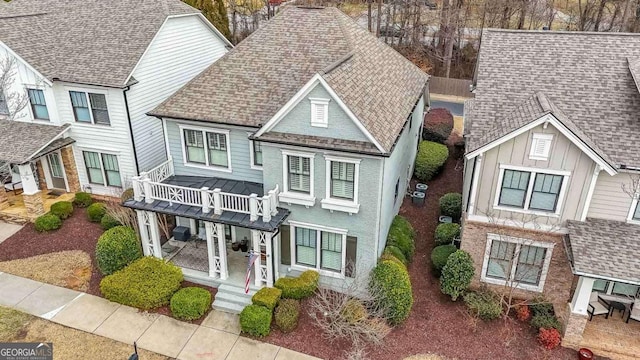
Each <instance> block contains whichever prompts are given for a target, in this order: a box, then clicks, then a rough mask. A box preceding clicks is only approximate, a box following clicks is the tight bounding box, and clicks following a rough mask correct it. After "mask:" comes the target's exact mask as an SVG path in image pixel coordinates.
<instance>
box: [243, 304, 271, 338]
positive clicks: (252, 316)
mask: <svg viewBox="0 0 640 360" xmlns="http://www.w3.org/2000/svg"><path fill="white" fill-rule="evenodd" d="M271 316H272V313H271V310H269V309H267V308H266V307H264V306H260V305H253V304H252V305H247V306H246V307H245V308H244V309H243V310H242V312H241V313H240V328H241V329H242V332H244V333H247V334H249V335H253V336H257V337H264V336H267V335H269V332H270V330H271Z"/></svg>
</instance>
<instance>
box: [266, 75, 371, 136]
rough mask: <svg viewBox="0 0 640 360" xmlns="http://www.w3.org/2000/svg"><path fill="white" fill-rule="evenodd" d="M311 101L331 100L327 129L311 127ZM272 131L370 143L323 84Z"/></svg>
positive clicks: (316, 87) (314, 89) (310, 93)
mask: <svg viewBox="0 0 640 360" xmlns="http://www.w3.org/2000/svg"><path fill="white" fill-rule="evenodd" d="M311 99H328V100H330V101H329V105H328V116H327V117H328V125H327V127H326V128H324V127H317V126H311ZM271 131H275V132H282V133H290V134H301V135H311V136H321V137H327V138H334V139H345V140H355V141H366V142H369V139H368V138H367V137H366V135H365V134H364V133H362V131H361V130H360V129H359V128H358V126H356V124H354V123H353V120H351V119H350V118H349V116H348V115H347V114H346V113H345V112H344V110H342V108H341V107H340V105H338V103H337V102H336V100H335V99H333V98H332V97H331V95H330V94H329V93H328V92H327V90H326V89H325V88H324V87H323V86H322V85H321V84H317V85H316V86H315V87H314V88H313V89H312V90H311V91H310V92H309V94H308V95H307V96H306V97H305V98H303V99H302V100H300V102H298V104H297V105H296V106H294V108H293V109H291V110H290V111H289V113H287V114H286V115H285V116H284V117H283V118H282V119H281V120H280V121H279V122H278V123H277V124H276V125H275V126H274V128H273V129H272V130H271Z"/></svg>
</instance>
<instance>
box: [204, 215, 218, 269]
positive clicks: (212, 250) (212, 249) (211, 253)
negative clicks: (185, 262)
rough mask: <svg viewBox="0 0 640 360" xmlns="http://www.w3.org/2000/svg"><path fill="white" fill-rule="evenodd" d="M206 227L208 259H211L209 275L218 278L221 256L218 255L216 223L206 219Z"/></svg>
mask: <svg viewBox="0 0 640 360" xmlns="http://www.w3.org/2000/svg"><path fill="white" fill-rule="evenodd" d="M204 229H205V231H206V233H207V259H208V260H209V276H210V277H212V278H214V279H216V278H217V277H218V273H219V271H218V267H219V266H220V261H219V260H218V259H219V258H218V257H217V256H216V240H215V239H216V235H217V234H216V232H217V230H218V229H217V228H216V224H214V223H212V222H209V221H205V222H204Z"/></svg>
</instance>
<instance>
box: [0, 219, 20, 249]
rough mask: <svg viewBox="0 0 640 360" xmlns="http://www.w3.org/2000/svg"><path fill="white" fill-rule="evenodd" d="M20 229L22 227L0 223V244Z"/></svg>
mask: <svg viewBox="0 0 640 360" xmlns="http://www.w3.org/2000/svg"><path fill="white" fill-rule="evenodd" d="M20 229H22V225H15V224H9V223H6V222H4V221H0V244H2V242H3V241H5V240H7V239H8V238H10V237H11V235H13V234H15V233H17V232H18V230H20Z"/></svg>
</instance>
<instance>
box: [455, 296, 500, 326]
mask: <svg viewBox="0 0 640 360" xmlns="http://www.w3.org/2000/svg"><path fill="white" fill-rule="evenodd" d="M463 298H464V303H465V304H467V309H469V313H471V314H473V315H474V316H477V317H479V318H480V319H482V320H485V321H488V320H494V319H497V318H499V317H500V315H502V305H501V304H500V299H498V297H497V296H496V294H494V293H493V292H491V291H480V292H470V293H467V294H465V295H464V297H463Z"/></svg>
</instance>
